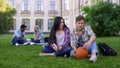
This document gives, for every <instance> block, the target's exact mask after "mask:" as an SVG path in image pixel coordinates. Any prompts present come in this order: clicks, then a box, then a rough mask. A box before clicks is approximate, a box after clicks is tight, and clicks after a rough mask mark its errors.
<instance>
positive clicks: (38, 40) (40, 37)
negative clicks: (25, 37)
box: [30, 25, 44, 44]
mask: <svg viewBox="0 0 120 68" xmlns="http://www.w3.org/2000/svg"><path fill="white" fill-rule="evenodd" d="M31 41H32V42H31V43H30V44H42V43H44V34H43V31H42V30H40V29H39V26H38V25H35V27H34V38H32V39H31Z"/></svg>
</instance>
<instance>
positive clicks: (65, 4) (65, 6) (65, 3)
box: [64, 0, 69, 10]
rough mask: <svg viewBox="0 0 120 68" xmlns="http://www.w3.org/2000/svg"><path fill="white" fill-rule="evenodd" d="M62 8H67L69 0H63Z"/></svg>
mask: <svg viewBox="0 0 120 68" xmlns="http://www.w3.org/2000/svg"><path fill="white" fill-rule="evenodd" d="M64 10H69V1H68V0H64Z"/></svg>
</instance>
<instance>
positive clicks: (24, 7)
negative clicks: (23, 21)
mask: <svg viewBox="0 0 120 68" xmlns="http://www.w3.org/2000/svg"><path fill="white" fill-rule="evenodd" d="M29 6H30V5H29V0H23V4H22V10H30V9H29Z"/></svg>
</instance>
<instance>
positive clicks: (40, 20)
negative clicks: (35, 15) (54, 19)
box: [35, 19, 43, 30]
mask: <svg viewBox="0 0 120 68" xmlns="http://www.w3.org/2000/svg"><path fill="white" fill-rule="evenodd" d="M35 25H38V26H39V28H40V29H41V30H43V19H36V21H35Z"/></svg>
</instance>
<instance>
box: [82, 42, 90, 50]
mask: <svg viewBox="0 0 120 68" xmlns="http://www.w3.org/2000/svg"><path fill="white" fill-rule="evenodd" d="M90 45H91V42H86V43H85V44H84V45H83V48H85V49H88V48H89V46H90Z"/></svg>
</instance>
